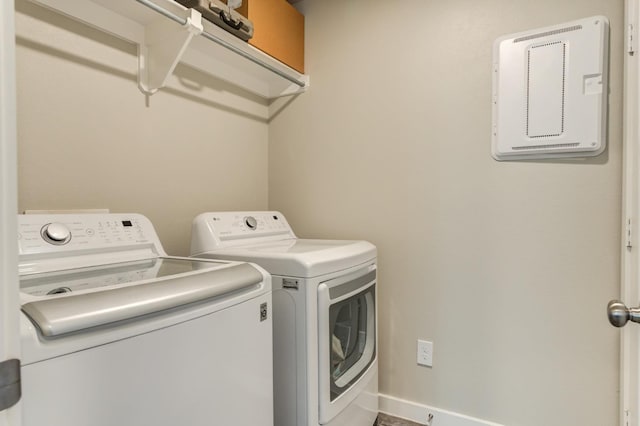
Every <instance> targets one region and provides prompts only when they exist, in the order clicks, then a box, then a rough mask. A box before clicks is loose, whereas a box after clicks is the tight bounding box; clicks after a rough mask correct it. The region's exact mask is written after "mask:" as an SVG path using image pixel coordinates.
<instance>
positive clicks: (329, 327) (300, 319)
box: [191, 212, 378, 426]
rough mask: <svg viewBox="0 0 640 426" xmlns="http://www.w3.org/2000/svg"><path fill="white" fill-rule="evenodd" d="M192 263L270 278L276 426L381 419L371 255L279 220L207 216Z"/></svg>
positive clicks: (357, 244) (356, 424)
mask: <svg viewBox="0 0 640 426" xmlns="http://www.w3.org/2000/svg"><path fill="white" fill-rule="evenodd" d="M191 255H192V256H196V257H207V258H214V259H231V260H246V261H250V262H255V263H257V264H258V265H260V266H262V267H263V268H265V269H266V270H267V271H268V272H269V273H271V275H272V283H273V330H274V332H273V333H274V334H273V337H274V353H273V356H274V403H275V410H274V415H275V420H274V423H275V424H276V425H277V426H303V425H307V426H316V425H332V426H338V425H339V426H371V425H372V424H373V423H374V421H375V419H376V416H377V412H378V360H377V347H376V344H377V332H376V328H377V324H376V322H377V315H376V248H375V246H374V245H372V244H371V243H368V242H366V241H336V240H308V239H299V238H296V236H295V234H294V233H293V231H292V229H291V227H290V226H289V224H288V223H287V221H286V219H285V217H284V216H283V215H282V214H281V213H279V212H221V213H204V214H201V215H199V216H198V217H196V218H195V219H194V221H193V229H192V236H191Z"/></svg>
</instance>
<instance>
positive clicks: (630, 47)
mask: <svg viewBox="0 0 640 426" xmlns="http://www.w3.org/2000/svg"><path fill="white" fill-rule="evenodd" d="M634 31H635V28H634V27H633V24H629V25H628V26H627V53H628V54H629V56H633V54H634V53H635V46H634V41H635V34H634Z"/></svg>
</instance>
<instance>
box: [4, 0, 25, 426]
mask: <svg viewBox="0 0 640 426" xmlns="http://www.w3.org/2000/svg"><path fill="white" fill-rule="evenodd" d="M14 25H15V10H14V2H13V0H3V1H1V2H0V235H2V238H1V239H0V324H2V335H1V337H0V361H4V360H6V359H12V358H16V359H20V326H19V295H18V291H19V288H18V287H19V285H18V247H17V243H16V241H17V217H16V213H17V210H18V208H17V202H18V195H17V194H18V190H17V142H16V80H15V75H16V70H15V68H16V61H15V26H14ZM19 425H20V404H19V403H18V404H17V405H14V406H13V407H11V408H9V409H7V410H4V411H2V412H0V426H19Z"/></svg>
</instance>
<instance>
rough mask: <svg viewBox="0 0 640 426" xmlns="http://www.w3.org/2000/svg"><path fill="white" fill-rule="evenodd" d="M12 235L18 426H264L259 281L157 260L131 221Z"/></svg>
mask: <svg viewBox="0 0 640 426" xmlns="http://www.w3.org/2000/svg"><path fill="white" fill-rule="evenodd" d="M18 224H19V229H18V232H19V234H18V235H19V240H18V243H19V244H18V245H19V267H20V290H21V299H22V300H21V303H22V318H21V333H22V355H23V358H22V369H21V371H22V392H23V398H22V422H23V423H22V424H23V425H24V426H43V425H47V426H88V425H90V426H113V425H119V426H141V425H154V426H176V425H189V426H205V425H206V426H210V425H214V424H215V425H252V426H254V425H261V426H272V425H273V420H272V416H271V413H272V411H273V399H272V392H273V375H272V359H271V350H272V323H271V316H270V313H269V311H270V305H271V282H270V277H269V275H268V274H267V273H266V272H265V271H264V270H262V269H261V268H260V267H257V266H254V265H250V264H248V263H244V262H227V261H206V260H196V259H192V258H177V257H168V256H167V255H166V254H165V252H164V250H163V249H162V246H161V244H160V241H159V239H158V237H157V235H156V233H155V231H154V229H153V226H152V225H151V223H150V222H149V221H148V219H146V218H145V217H143V216H141V215H136V214H106V215H105V214H83V215H26V216H25V215H20V216H19V217H18ZM247 407H250V409H247Z"/></svg>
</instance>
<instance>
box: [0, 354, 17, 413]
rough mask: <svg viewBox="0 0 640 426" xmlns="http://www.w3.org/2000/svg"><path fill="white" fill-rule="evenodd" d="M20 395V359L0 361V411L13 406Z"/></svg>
mask: <svg viewBox="0 0 640 426" xmlns="http://www.w3.org/2000/svg"><path fill="white" fill-rule="evenodd" d="M21 396H22V390H21V386H20V360H19V359H8V360H6V361H3V362H0V411H3V410H6V409H7V408H10V407H12V406H14V405H15V404H16V403H17V402H18V401H19V400H20V397H21Z"/></svg>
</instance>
